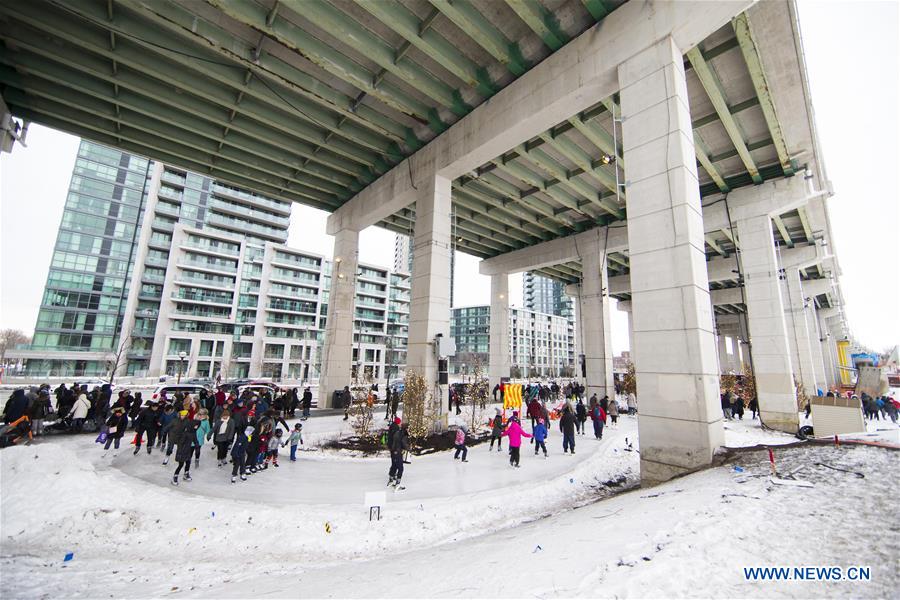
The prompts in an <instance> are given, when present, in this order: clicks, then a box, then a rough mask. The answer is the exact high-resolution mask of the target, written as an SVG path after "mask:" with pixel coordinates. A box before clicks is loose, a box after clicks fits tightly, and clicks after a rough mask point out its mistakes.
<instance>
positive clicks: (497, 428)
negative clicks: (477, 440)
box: [488, 408, 503, 452]
mask: <svg viewBox="0 0 900 600" xmlns="http://www.w3.org/2000/svg"><path fill="white" fill-rule="evenodd" d="M494 410H495V411H496V412H497V414H495V415H494V419H493V421H491V447H490V448H488V452H490V451H491V450H493V449H494V440H497V452H500V451H501V450H503V435H502V434H503V417H502V416H500V409H499V408H495V409H494Z"/></svg>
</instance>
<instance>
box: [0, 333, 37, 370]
mask: <svg viewBox="0 0 900 600" xmlns="http://www.w3.org/2000/svg"><path fill="white" fill-rule="evenodd" d="M30 341H31V338H30V337H28V336H27V335H25V332H23V331H22V330H20V329H4V330H2V331H0V365H5V364H6V351H7V350H12V349H14V348H15V347H16V346H17V345H18V344H27V343H28V342H30Z"/></svg>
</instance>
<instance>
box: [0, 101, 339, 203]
mask: <svg viewBox="0 0 900 600" xmlns="http://www.w3.org/2000/svg"><path fill="white" fill-rule="evenodd" d="M11 108H12V109H14V110H13V114H15V115H17V116H20V117H22V118H26V119H28V120H29V121H32V122H34V123H40V124H43V125H46V126H48V127H52V128H54V129H58V130H60V131H67V132H70V133H72V134H73V135H77V136H80V137H83V138H85V139H88V140H91V141H94V142H97V143H99V144H105V145H107V146H112V147H115V148H120V149H122V150H125V151H126V152H133V153H135V154H139V155H141V156H152V157H153V158H154V159H156V160H160V161H163V162H165V163H168V164H171V165H176V166H179V167H182V168H184V169H187V170H190V171H194V172H196V173H204V174H208V175H209V176H210V177H213V178H215V179H217V180H219V181H221V182H223V183H229V184H231V185H235V186H237V187H240V188H244V189H250V190H255V191H258V192H259V193H262V194H265V195H268V196H270V197H272V198H278V199H280V200H285V201H287V202H298V203H300V204H304V205H306V206H314V207H317V208H320V209H322V210H334V209H333V207H329V206H327V205H324V204H321V203H317V202H315V201H311V200H309V199H307V198H304V197H302V196H299V195H297V194H294V193H291V192H279V188H278V187H273V186H269V185H263V184H260V183H259V182H257V181H254V180H250V179H246V178H244V177H241V176H240V175H235V174H234V173H233V172H231V171H226V170H224V169H220V168H217V167H212V168H210V166H209V165H208V164H204V163H201V162H195V161H194V160H191V158H186V157H184V156H182V155H176V154H170V153H169V152H167V151H166V150H164V149H161V148H160V147H157V145H152V146H151V145H146V144H144V143H139V142H133V141H131V139H130V138H129V137H128V136H127V135H125V136H121V139H118V137H119V132H116V130H115V127H110V126H106V127H95V126H94V125H93V124H90V123H89V121H90V120H91V119H90V115H87V118H80V117H79V118H75V119H69V118H57V117H55V116H52V115H47V114H44V113H40V112H36V111H34V110H33V109H30V108H26V107H20V106H14V107H13V106H11ZM160 143H161V144H162V145H164V143H165V141H164V140H163V141H161V142H160Z"/></svg>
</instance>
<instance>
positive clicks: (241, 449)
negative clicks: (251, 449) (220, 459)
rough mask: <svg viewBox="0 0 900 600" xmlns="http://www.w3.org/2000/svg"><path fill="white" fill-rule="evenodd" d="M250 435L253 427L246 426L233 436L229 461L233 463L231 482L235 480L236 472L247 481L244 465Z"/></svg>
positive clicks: (242, 479)
mask: <svg viewBox="0 0 900 600" xmlns="http://www.w3.org/2000/svg"><path fill="white" fill-rule="evenodd" d="M251 435H253V428H252V427H246V428H245V429H244V430H243V431H238V432H237V434H236V435H235V436H234V446H232V447H231V462H232V464H233V465H234V467H232V469H231V483H234V482H235V481H236V480H237V476H238V474H240V476H241V481H247V474H246V472H245V471H244V467H245V465H246V463H247V446H248V445H249V443H250V436H251Z"/></svg>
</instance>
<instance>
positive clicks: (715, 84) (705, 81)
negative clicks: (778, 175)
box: [687, 47, 762, 183]
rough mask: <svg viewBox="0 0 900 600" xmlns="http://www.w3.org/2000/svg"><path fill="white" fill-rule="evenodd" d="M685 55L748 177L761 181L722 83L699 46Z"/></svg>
mask: <svg viewBox="0 0 900 600" xmlns="http://www.w3.org/2000/svg"><path fill="white" fill-rule="evenodd" d="M687 57H688V60H689V61H690V62H691V65H692V66H693V67H694V72H695V73H696V74H697V78H698V79H700V83H701V84H702V85H703V89H704V90H706V95H707V96H709V99H710V101H711V102H712V105H713V106H714V107H715V109H716V114H718V115H719V119H720V120H721V121H722V125H723V126H724V127H725V131H726V132H728V137H730V138H731V143H732V144H734V148H735V150H737V152H738V155H739V156H740V157H741V160H742V161H743V163H744V166H745V167H746V168H747V172H748V173H750V178H751V179H752V180H753V182H754V183H762V177H761V176H760V174H759V169H758V168H757V167H756V162H755V161H754V160H753V157H752V156H751V155H750V150H748V149H747V142H746V141H744V135H743V133H741V129H740V127H738V124H737V121H735V120H734V117H733V116H732V115H731V112H730V111H729V110H728V102H727V101H726V100H725V94H724V93H723V91H722V84H721V82H720V81H719V78H718V76H717V75H716V74H715V73H714V72H713V70H712V68H711V67H710V66H709V64H708V63H707V62H706V59H705V58H703V55H702V54H701V53H700V49H699V48H696V47H695V48H692V49H691V50H688V52H687Z"/></svg>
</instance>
